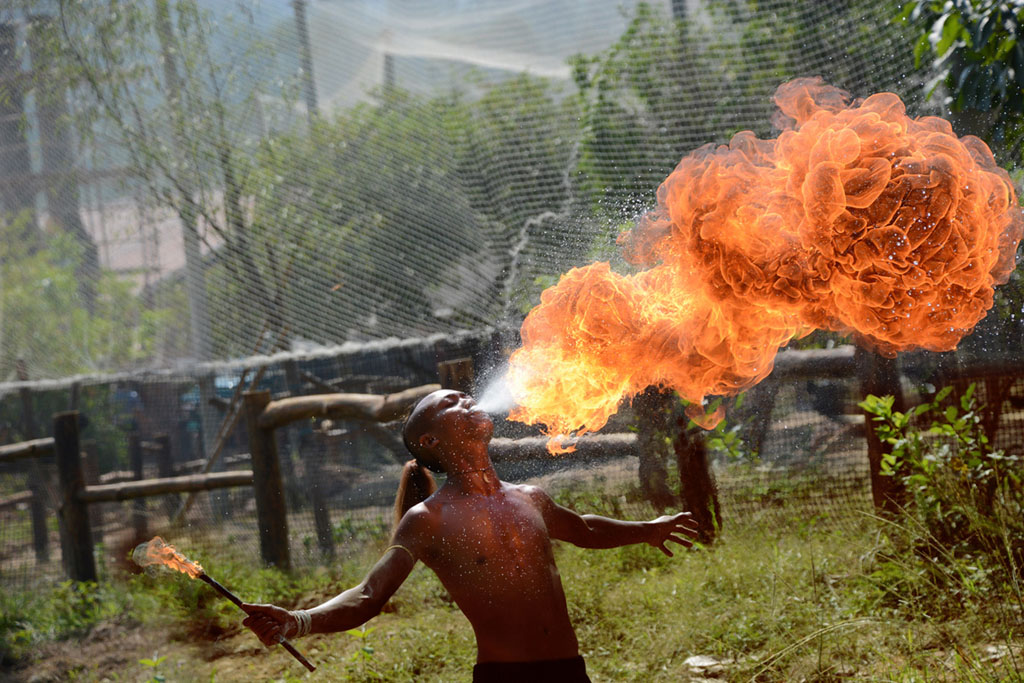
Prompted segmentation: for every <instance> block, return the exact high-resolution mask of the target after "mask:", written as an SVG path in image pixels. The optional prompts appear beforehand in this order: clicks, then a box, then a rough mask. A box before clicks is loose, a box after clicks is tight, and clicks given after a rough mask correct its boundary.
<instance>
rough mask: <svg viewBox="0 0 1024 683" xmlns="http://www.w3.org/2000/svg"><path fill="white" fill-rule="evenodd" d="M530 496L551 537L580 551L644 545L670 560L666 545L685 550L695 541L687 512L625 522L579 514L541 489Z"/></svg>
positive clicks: (531, 492) (533, 491) (693, 522)
mask: <svg viewBox="0 0 1024 683" xmlns="http://www.w3.org/2000/svg"><path fill="white" fill-rule="evenodd" d="M530 495H531V497H532V498H533V499H534V500H535V501H536V502H537V504H538V506H539V507H540V509H541V513H542V514H543V515H544V523H545V524H546V525H547V527H548V534H550V536H551V538H556V539H558V540H560V541H566V542H568V543H572V544H573V545H577V546H579V547H581V548H617V547H619V546H623V545H631V544H633V543H647V544H648V545H651V546H653V547H655V548H657V549H658V550H660V551H661V552H663V553H665V554H666V555H668V556H669V557H671V556H672V551H671V550H669V548H668V546H667V545H666V543H667V542H668V541H672V542H673V543H678V544H679V545H682V546H684V547H686V548H689V547H690V546H691V545H693V539H695V538H697V527H698V525H697V522H696V521H695V520H694V519H693V517H692V516H691V515H690V513H689V512H680V513H678V514H675V515H664V516H662V517H659V518H658V519H655V520H651V521H649V522H627V521H623V520H620V519H611V518H609V517H602V516H601V515H580V514H577V513H576V512H573V511H572V510H570V509H568V508H565V507H562V506H561V505H558V504H557V503H555V501H553V500H551V497H550V496H549V495H548V494H547V493H545V492H544V491H543V490H542V489H539V488H536V487H530Z"/></svg>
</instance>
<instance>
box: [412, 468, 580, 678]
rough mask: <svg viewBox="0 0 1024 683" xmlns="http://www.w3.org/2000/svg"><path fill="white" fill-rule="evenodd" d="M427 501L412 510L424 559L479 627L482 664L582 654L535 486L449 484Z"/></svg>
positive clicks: (477, 636) (478, 637) (478, 639)
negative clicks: (467, 489) (489, 489)
mask: <svg viewBox="0 0 1024 683" xmlns="http://www.w3.org/2000/svg"><path fill="white" fill-rule="evenodd" d="M421 506H422V508H424V509H421V510H417V509H416V508H413V510H411V511H410V512H411V513H414V514H416V516H417V517H418V518H419V519H418V522H419V523H417V524H416V527H417V530H418V531H419V533H418V534H417V535H418V536H420V539H419V540H420V541H421V543H420V544H418V545H420V549H421V559H422V560H423V561H424V563H425V564H426V565H427V566H428V567H430V568H431V569H432V570H433V571H434V573H436V574H437V576H438V578H439V579H440V580H441V583H442V584H444V587H445V588H446V589H448V592H449V593H450V594H451V596H452V598H453V599H454V600H455V602H456V604H458V606H459V608H460V609H461V610H462V611H463V613H465V615H466V617H467V618H468V619H469V621H470V623H471V624H472V625H473V630H474V631H475V633H476V639H477V648H478V651H477V660H478V661H479V662H490V661H501V662H512V661H527V660H538V659H561V658H566V657H575V656H576V655H577V654H578V652H579V648H578V644H577V641H576V634H575V632H574V631H573V628H572V625H571V623H570V622H569V615H568V611H567V609H566V604H565V594H564V592H563V590H562V581H561V578H560V577H559V574H558V569H557V568H556V566H555V562H554V558H553V556H552V552H551V541H550V538H549V536H548V530H547V526H546V524H545V523H544V519H543V517H542V515H541V512H540V510H539V509H538V507H537V505H536V504H535V502H534V500H533V498H532V497H531V488H530V487H526V486H515V485H511V484H506V483H502V484H501V487H500V488H499V489H498V490H497V491H495V492H494V493H492V494H490V495H484V494H480V493H473V494H465V493H461V492H459V491H457V490H455V489H454V488H453V487H448V486H446V487H443V488H442V489H441V490H440V491H438V492H437V493H435V494H434V495H433V496H432V497H431V498H430V499H428V500H427V501H426V502H424V503H422V504H421ZM421 506H417V508H419V507H421Z"/></svg>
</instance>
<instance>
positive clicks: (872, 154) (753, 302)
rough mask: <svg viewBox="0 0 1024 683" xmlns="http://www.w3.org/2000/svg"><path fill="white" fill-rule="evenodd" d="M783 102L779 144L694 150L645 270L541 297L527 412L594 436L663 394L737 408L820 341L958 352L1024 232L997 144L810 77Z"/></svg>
mask: <svg viewBox="0 0 1024 683" xmlns="http://www.w3.org/2000/svg"><path fill="white" fill-rule="evenodd" d="M774 100H775V104H776V105H777V107H778V112H777V114H776V116H775V120H774V123H775V125H776V126H777V127H778V128H780V129H781V130H782V133H781V134H780V135H779V137H778V138H776V139H774V140H760V139H758V138H757V137H755V136H754V134H753V133H752V132H750V131H745V132H741V133H738V134H737V135H735V136H734V137H733V138H732V140H731V141H730V143H729V144H728V145H722V146H718V147H716V146H714V145H706V146H704V147H701V148H700V149H698V150H696V151H694V152H692V153H691V154H689V155H688V156H687V157H685V158H684V159H683V160H682V161H681V162H680V163H679V165H678V166H677V167H676V169H675V171H673V172H672V174H671V175H669V177H668V178H667V179H666V180H665V181H664V182H663V183H662V185H661V187H660V188H659V189H658V204H657V207H656V208H655V209H654V210H652V211H651V212H649V213H648V214H647V215H645V216H644V217H643V218H642V219H641V220H640V222H639V224H638V225H637V226H636V227H634V228H633V229H632V230H629V231H627V232H625V233H623V234H622V235H620V237H619V244H620V247H621V248H622V250H623V254H624V256H625V257H626V259H627V260H628V261H630V262H631V263H633V264H635V265H637V266H640V267H643V268H645V270H641V271H640V272H638V273H637V274H635V275H619V274H617V273H614V272H612V271H611V269H610V267H609V264H608V263H595V264H592V265H590V266H586V267H583V268H576V269H573V270H570V271H569V272H568V273H566V274H565V275H563V276H562V278H561V280H560V281H559V283H558V284H557V285H556V286H554V287H552V288H550V289H548V290H546V291H545V292H543V293H542V294H541V303H540V305H538V306H537V307H536V308H534V309H533V310H532V311H531V312H530V314H529V315H528V316H527V317H526V320H525V321H524V322H523V327H522V339H523V346H522V348H520V349H518V350H516V351H515V353H513V354H512V356H511V358H510V364H509V376H508V381H509V385H510V388H511V391H512V394H513V396H514V398H515V399H516V402H517V403H518V407H516V408H515V409H514V410H513V411H512V412H511V414H510V417H512V418H513V419H516V420H519V421H522V422H525V423H528V424H535V423H541V424H543V425H545V427H546V429H547V432H548V433H549V434H573V433H575V434H576V435H580V434H584V433H586V432H588V431H593V430H596V429H600V428H601V427H602V426H603V425H604V424H605V423H606V422H607V420H608V418H609V417H610V416H611V415H613V414H614V413H615V411H616V410H617V409H618V406H619V404H620V403H621V401H622V399H623V398H625V397H630V396H633V395H635V394H637V393H639V392H641V391H643V390H644V389H645V388H646V387H648V386H650V385H656V386H660V387H668V388H671V389H674V390H676V391H677V392H678V393H679V394H680V395H681V396H682V397H683V398H684V399H686V400H688V401H690V402H691V403H692V404H694V405H693V406H691V407H697V406H700V405H701V404H702V402H703V401H704V399H705V397H707V396H709V395H732V394H736V393H738V392H740V391H742V390H743V389H746V388H748V387H750V386H752V385H753V384H755V383H757V382H758V381H760V380H762V379H763V378H764V377H766V376H767V375H768V374H769V373H770V372H771V370H772V367H773V363H774V358H775V354H776V352H777V351H778V349H779V348H780V347H782V346H785V345H786V344H787V343H788V342H789V341H790V340H791V339H793V338H794V337H799V336H803V335H806V334H808V333H810V332H811V331H813V330H815V329H822V330H832V331H837V332H844V333H852V334H853V335H855V336H856V337H857V338H858V340H859V341H860V342H861V343H865V344H867V345H868V346H871V347H872V348H874V349H876V350H877V351H879V352H880V353H883V354H886V355H890V356H892V355H894V354H895V353H896V352H897V351H902V350H907V349H912V348H922V349H929V350H934V351H946V350H950V349H953V348H954V347H955V346H956V344H957V343H958V342H959V340H960V339H961V338H962V337H963V336H964V335H966V334H967V333H969V332H970V331H971V330H972V329H973V328H974V326H975V325H976V324H977V323H978V321H979V320H981V319H982V317H984V315H985V313H986V311H987V310H988V309H989V308H990V307H991V306H992V301H993V287H994V285H996V284H1000V283H1002V282H1005V281H1006V279H1007V278H1008V277H1009V274H1010V272H1011V271H1012V270H1013V267H1014V257H1015V253H1016V248H1017V244H1018V242H1019V241H1020V239H1021V234H1022V230H1024V220H1022V216H1021V211H1020V208H1019V206H1018V203H1017V197H1016V194H1015V192H1014V188H1013V185H1012V184H1011V181H1010V178H1009V175H1008V174H1007V172H1006V171H1005V170H1004V169H1002V168H999V167H998V166H997V165H996V163H995V160H994V159H993V157H992V152H991V151H990V150H989V148H988V147H987V146H986V145H985V143H983V142H982V141H981V140H979V139H977V138H975V137H970V136H968V137H964V138H958V137H957V136H956V135H955V134H954V133H953V129H952V127H951V126H950V124H949V123H948V122H947V121H945V120H943V119H940V118H935V117H923V118H918V119H912V118H910V117H908V116H907V115H906V111H905V108H904V105H903V102H902V101H900V99H899V97H897V96H896V95H894V94H892V93H880V94H875V95H871V96H870V97H868V98H867V99H864V100H857V101H853V102H851V101H850V96H849V95H848V94H847V93H845V92H843V91H841V90H839V89H837V88H833V87H831V86H828V85H825V84H824V83H823V82H821V80H820V79H798V80H795V81H791V82H789V83H785V84H783V85H782V86H780V87H779V88H778V90H777V91H776V93H775V98H774ZM698 412H699V411H698ZM695 414H696V413H695ZM718 417H720V415H719V416H718ZM715 419H717V418H714V419H710V420H709V421H707V422H706V423H705V426H708V425H713V423H714V421H715Z"/></svg>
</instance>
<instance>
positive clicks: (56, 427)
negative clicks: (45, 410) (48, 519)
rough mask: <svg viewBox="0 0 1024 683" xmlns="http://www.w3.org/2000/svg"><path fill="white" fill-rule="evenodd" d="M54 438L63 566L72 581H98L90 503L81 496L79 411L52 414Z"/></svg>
mask: <svg viewBox="0 0 1024 683" xmlns="http://www.w3.org/2000/svg"><path fill="white" fill-rule="evenodd" d="M53 441H54V452H55V454H56V458H57V474H58V477H59V479H60V492H61V505H60V524H61V529H62V534H61V544H62V548H61V552H62V555H63V556H64V568H65V569H66V570H67V573H68V576H69V577H70V578H71V579H72V580H73V581H95V580H96V561H95V560H94V559H93V555H92V530H91V529H90V528H89V506H88V504H87V503H84V502H82V501H81V500H79V498H78V494H79V492H80V491H81V490H82V489H83V488H84V486H85V481H84V478H83V476H82V456H81V451H80V450H79V446H78V412H77V411H69V412H66V413H57V414H56V415H54V416H53Z"/></svg>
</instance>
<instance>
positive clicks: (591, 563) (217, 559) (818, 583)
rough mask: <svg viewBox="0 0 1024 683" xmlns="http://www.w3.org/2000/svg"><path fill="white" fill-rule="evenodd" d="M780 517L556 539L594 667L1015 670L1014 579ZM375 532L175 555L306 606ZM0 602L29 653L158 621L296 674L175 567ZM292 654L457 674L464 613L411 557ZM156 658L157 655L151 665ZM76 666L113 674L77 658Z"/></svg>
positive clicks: (219, 665)
mask: <svg viewBox="0 0 1024 683" xmlns="http://www.w3.org/2000/svg"><path fill="white" fill-rule="evenodd" d="M574 495H576V496H577V502H586V503H587V504H588V505H590V506H592V507H590V508H589V510H588V511H590V510H594V508H597V511H599V512H600V511H602V510H601V509H600V508H601V507H602V506H603V505H612V504H615V503H614V502H613V501H617V500H620V498H615V497H611V498H607V497H606V498H602V497H601V496H600V495H593V496H590V497H588V498H586V500H585V501H583V499H582V498H580V494H579V492H578V491H577V493H576V494H574ZM791 514H792V516H791V517H789V518H788V519H786V518H784V517H782V516H781V515H780V514H779V513H778V511H773V514H772V515H770V516H765V517H764V518H758V517H757V516H756V515H751V516H748V517H747V518H746V519H736V520H734V521H733V522H732V523H731V524H730V525H729V526H727V527H726V529H725V530H724V533H723V534H722V537H721V539H720V541H719V542H718V543H716V545H715V546H714V547H712V548H702V549H697V550H694V551H691V552H680V553H678V554H677V556H676V557H675V558H666V557H664V556H662V555H661V554H660V553H658V552H657V551H655V550H654V549H651V548H648V547H629V548H620V549H615V550H609V551H592V550H582V549H578V548H575V547H571V546H566V545H564V544H560V545H559V546H558V547H557V548H556V558H557V561H558V565H559V568H560V571H561V574H562V579H563V582H564V584H565V589H566V595H567V598H568V602H569V608H570V614H571V616H572V619H573V622H574V624H575V625H576V628H577V632H578V634H579V640H580V644H581V649H582V651H583V654H584V656H585V657H586V659H587V665H588V669H589V671H590V672H591V675H592V678H593V679H594V680H595V681H622V680H635V681H679V680H687V678H688V677H689V676H691V675H694V676H695V675H696V673H697V672H695V671H693V672H692V671H691V669H690V667H688V666H687V665H686V664H685V662H686V660H687V659H688V658H689V657H692V656H694V655H705V656H708V657H712V658H714V659H715V660H717V661H718V662H719V663H720V667H719V670H718V671H713V672H710V673H709V675H711V673H713V674H714V676H715V677H716V679H717V680H728V681H751V680H754V681H799V680H804V681H838V680H848V679H855V680H871V681H978V682H981V681H985V682H989V681H1016V680H1024V676H1022V674H1021V672H1022V671H1024V661H1022V659H1021V646H1022V645H1024V641H1022V639H1021V637H1020V632H1021V628H1022V626H1024V624H1022V618H1021V617H1022V611H1021V607H1020V600H1019V597H1018V594H1017V587H1016V586H1015V585H1013V584H1012V582H1011V583H1009V584H1004V585H1001V586H989V587H985V588H982V587H981V583H980V582H979V583H978V584H977V590H975V591H973V592H971V591H960V592H959V593H958V594H957V595H956V596H949V595H945V594H927V590H928V585H929V584H928V583H927V581H922V580H921V578H920V576H919V568H918V567H917V565H915V564H914V563H911V562H907V561H903V560H900V559H899V558H900V557H901V556H900V555H899V554H898V553H897V552H895V551H896V550H897V548H895V546H896V545H898V544H899V536H898V534H894V532H893V528H894V527H893V525H890V524H886V523H882V522H881V521H879V520H877V519H874V518H871V517H870V516H868V515H859V516H856V515H855V516H852V517H849V516H848V517H846V518H841V517H840V518H837V517H835V516H832V517H818V518H805V517H803V516H801V515H800V514H798V513H795V512H794V513H791ZM382 543H383V540H381V541H379V542H377V543H370V544H368V545H367V546H366V547H365V548H364V550H363V551H361V552H357V553H354V554H347V556H346V558H345V560H344V561H340V562H338V563H337V564H336V565H335V566H334V567H332V568H331V569H330V570H327V569H322V570H317V571H305V572H301V573H295V574H291V575H289V574H284V573H281V572H278V571H275V570H268V569H254V568H253V567H252V566H251V563H252V560H251V558H248V557H232V556H231V555H230V554H229V553H226V552H225V550H224V549H223V547H220V546H217V547H209V548H204V547H201V546H200V547H195V548H183V550H185V551H186V552H188V553H189V554H190V555H192V556H194V557H196V558H201V559H202V560H203V563H204V566H206V569H207V570H208V572H209V573H210V575H211V576H214V577H216V578H217V579H218V580H220V581H221V582H222V583H224V584H225V585H227V586H229V587H230V588H232V589H233V590H235V591H236V592H237V593H239V594H240V595H243V596H244V597H245V598H246V599H249V600H252V601H269V602H276V603H279V604H283V605H285V606H289V607H308V606H311V605H313V604H316V603H318V602H320V601H321V600H323V599H325V598H327V597H329V596H331V595H333V594H335V593H336V592H338V591H340V590H342V589H344V588H346V587H348V586H350V585H352V584H354V583H356V582H357V581H358V580H359V579H360V578H361V576H362V574H363V572H364V571H365V570H366V569H367V568H368V567H369V566H370V565H371V564H372V562H373V560H374V558H375V556H376V554H377V553H378V552H379V551H380V549H381V547H382ZM943 561H944V562H948V563H949V565H950V566H949V567H948V568H947V569H948V571H950V572H952V573H954V574H956V575H958V576H960V575H965V576H968V577H969V574H970V572H971V571H977V570H978V568H977V567H975V568H974V569H973V570H972V568H971V563H970V561H968V560H954V559H952V558H945V559H944V560H943ZM929 580H932V579H929ZM940 591H941V587H939V586H936V593H939V592H940ZM0 610H2V612H0V637H2V642H3V643H4V648H5V652H6V657H7V658H8V659H15V660H18V659H25V658H31V657H32V651H33V647H34V646H35V645H38V644H40V643H43V642H46V641H52V640H60V639H64V640H67V641H68V642H69V643H81V642H84V641H83V640H82V639H85V638H87V635H88V634H89V633H90V630H91V629H93V628H95V627H96V626H97V625H99V624H103V623H109V622H111V621H113V622H116V623H118V624H121V625H122V626H123V627H124V628H128V629H131V628H144V627H146V628H148V627H150V626H152V625H154V624H156V625H160V626H161V627H162V628H163V629H164V630H163V631H162V632H163V633H166V634H168V635H167V636H166V638H168V641H167V642H165V643H162V644H161V643H155V644H154V646H153V647H154V649H160V648H161V647H162V648H163V649H164V650H168V649H169V648H173V647H174V644H175V642H179V643H192V642H196V641H197V640H199V641H202V642H206V643H208V644H209V646H210V647H215V646H216V645H217V643H220V642H231V643H232V645H231V647H233V648H235V650H238V648H241V649H243V650H244V649H246V648H248V650H247V651H246V652H243V653H241V654H239V653H237V652H236V653H235V654H232V655H231V656H230V657H222V658H218V659H214V660H213V661H211V662H205V661H201V660H199V661H196V662H194V663H193V665H192V666H193V669H190V672H189V676H190V677H194V676H200V677H201V678H203V679H204V680H209V679H210V678H211V676H212V678H213V679H214V680H242V679H250V678H251V679H255V680H262V679H275V680H295V679H299V678H303V677H304V671H303V670H302V669H301V668H300V667H298V666H297V665H296V664H295V663H294V662H293V661H292V660H291V659H290V658H289V657H288V656H287V654H286V653H283V652H281V651H280V649H274V650H271V651H264V650H262V649H261V648H260V647H259V646H258V644H256V643H255V642H254V639H252V640H249V639H250V638H251V636H249V635H248V634H244V633H242V632H241V630H240V628H239V621H240V616H239V613H238V611H237V610H236V609H235V608H234V607H233V606H232V605H230V604H229V603H227V602H226V601H224V600H222V599H220V598H218V597H217V596H216V595H215V594H213V593H212V591H210V590H209V588H208V587H206V586H205V585H204V584H201V583H199V582H196V581H190V580H189V579H188V578H186V577H184V576H181V575H168V574H163V575H159V576H156V575H154V576H150V575H146V574H143V575H138V576H134V577H129V578H124V577H121V578H116V577H109V578H108V579H107V580H105V581H103V582H101V584H100V585H99V586H91V587H80V586H71V585H70V584H62V585H60V586H57V587H56V588H54V589H52V590H51V591H50V592H47V593H35V594H31V595H25V594H3V595H2V597H0ZM300 649H303V650H304V651H306V652H307V653H308V654H309V656H310V658H311V659H313V660H314V661H316V662H317V663H318V665H319V667H320V671H319V672H318V674H317V675H318V676H319V677H321V680H355V681H369V680H382V679H383V680H388V681H411V680H467V679H468V677H469V674H470V670H471V667H472V663H473V659H474V656H475V647H474V640H473V634H472V631H471V629H470V628H469V625H468V624H467V622H466V621H465V619H464V618H463V617H462V615H461V614H460V613H459V611H458V609H457V608H456V607H455V606H454V605H453V604H452V602H451V600H450V599H449V597H448V595H447V593H446V592H445V590H444V589H443V588H442V587H441V585H440V583H439V582H438V581H437V579H436V578H435V577H434V576H433V574H432V573H431V572H430V571H429V570H426V569H425V568H423V567H422V566H420V567H418V568H417V569H416V570H414V572H413V574H412V575H411V576H410V578H409V580H408V581H407V583H406V584H405V585H404V586H403V587H402V589H401V590H400V591H399V592H398V594H397V595H396V596H395V598H394V599H393V600H392V602H391V603H390V605H389V607H388V609H387V611H386V612H385V613H384V614H382V615H381V616H380V617H378V618H376V619H375V620H373V621H371V622H370V623H369V624H368V625H367V627H366V628H365V630H360V631H357V632H353V633H349V634H335V635H331V636H313V637H309V638H306V639H304V640H303V641H301V642H300ZM160 654H161V655H162V654H164V651H161V652H160ZM144 656H145V657H147V658H148V657H150V653H147V654H146V655H144ZM157 659H158V657H157V656H155V655H154V656H153V657H152V658H150V662H151V663H152V662H156V661H157ZM166 667H167V662H166V661H164V662H161V663H160V664H159V665H158V666H157V667H152V669H153V670H159V669H164V668H166ZM150 668H151V667H150V666H149V665H147V664H144V663H141V662H140V663H139V664H138V665H137V666H135V667H133V668H131V670H128V671H123V672H120V674H119V676H120V678H119V679H120V680H144V679H145V677H147V676H148V675H149V669H150ZM77 676H78V678H79V679H80V680H99V679H101V678H103V677H104V676H106V677H108V678H111V677H112V676H111V675H110V672H100V671H94V672H90V671H89V670H88V668H87V667H86V668H85V669H84V670H80V671H78V674H77ZM113 678H118V676H113ZM167 680H176V679H175V678H173V676H172V677H168V679H167ZM182 680H185V678H183V679H182Z"/></svg>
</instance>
